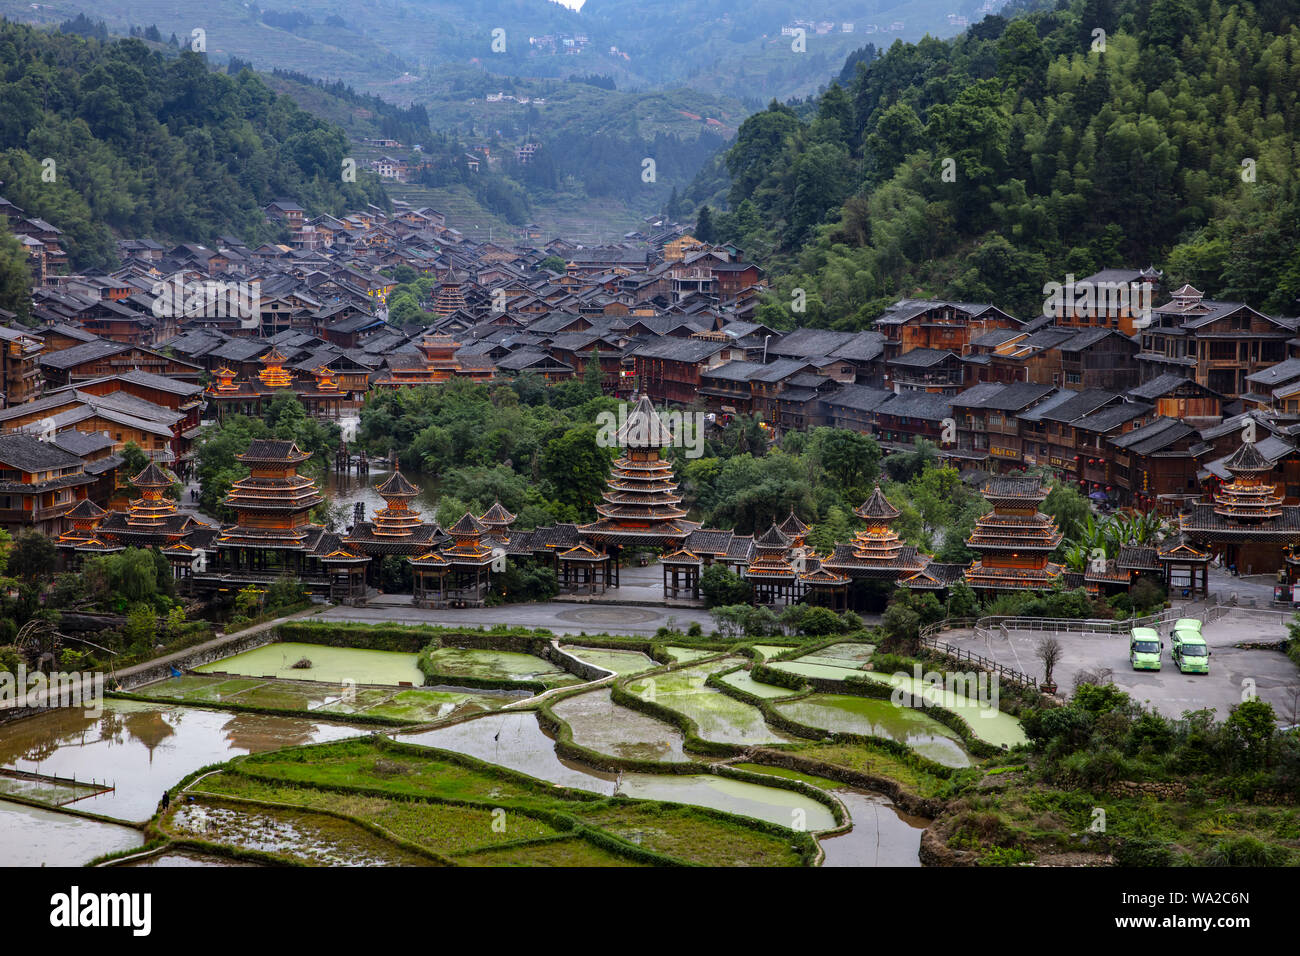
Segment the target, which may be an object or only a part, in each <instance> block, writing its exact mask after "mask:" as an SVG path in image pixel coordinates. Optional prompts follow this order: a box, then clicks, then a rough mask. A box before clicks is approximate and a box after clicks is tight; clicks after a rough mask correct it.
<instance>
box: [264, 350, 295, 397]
mask: <svg viewBox="0 0 1300 956" xmlns="http://www.w3.org/2000/svg"><path fill="white" fill-rule="evenodd" d="M287 361H289V358H288V356H286V355H285V354H284V353H283V352H281V351H280V349H279V347H278V346H274V345H273V346H271V351H269V352H267V353H266V354H265V355H263V356H262V365H264V366H265V368H263V369H262V371H260V372H258V373H257V377H258V379H259V380H260V381H261V383H262V384H263V385H265V386H266V387H267V388H270V389H276V390H280V389H286V388H292V387H293V372H290V371H289V370H288V369H286V368H285V367H284V363H285V362H287Z"/></svg>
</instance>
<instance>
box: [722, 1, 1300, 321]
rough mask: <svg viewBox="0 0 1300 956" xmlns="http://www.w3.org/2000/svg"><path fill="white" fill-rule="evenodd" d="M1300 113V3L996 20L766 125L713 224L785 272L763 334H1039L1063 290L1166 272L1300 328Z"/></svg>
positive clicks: (897, 57)
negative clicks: (980, 311)
mask: <svg viewBox="0 0 1300 956" xmlns="http://www.w3.org/2000/svg"><path fill="white" fill-rule="evenodd" d="M1097 31H1104V51H1103V50H1102V49H1099V48H1098V47H1099V46H1100V44H1099V40H1101V39H1102V37H1103V34H1102V33H1099V32H1097ZM1298 93H1300V28H1297V26H1296V14H1295V8H1294V6H1293V5H1292V4H1289V3H1286V2H1283V0H1266V2H1262V3H1255V4H1251V3H1219V2H1217V0H1154V2H1139V0H1073V2H1069V3H1063V4H1061V9H1057V10H1052V11H1044V12H1035V13H1030V14H1027V15H1024V16H1021V17H1016V18H1014V19H1011V20H1006V19H1003V18H1002V17H996V16H992V17H987V18H986V19H985V20H983V21H982V22H981V23H979V24H976V25H975V26H972V27H971V28H970V30H968V31H967V32H966V33H965V34H963V35H962V36H961V37H959V38H957V39H955V40H952V41H947V42H943V41H938V40H932V39H927V40H924V41H922V42H921V43H918V44H901V43H899V44H895V45H894V46H892V47H891V48H890V49H889V50H888V52H886V53H885V54H884V55H883V56H881V57H879V58H876V59H874V60H872V61H871V62H870V64H869V65H868V64H865V63H860V64H858V66H857V69H856V72H855V74H854V76H853V79H852V80H851V82H849V83H848V85H847V86H841V85H839V84H835V85H832V86H831V87H830V88H828V90H827V91H826V92H825V93H824V94H823V95H822V96H821V97H820V99H819V100H818V102H817V104H816V108H815V110H811V111H808V112H807V115H806V116H802V117H801V116H800V115H797V114H796V112H795V110H793V109H791V108H789V107H787V106H781V105H778V104H775V103H774V104H773V105H771V106H770V107H769V108H768V109H767V110H765V111H763V112H761V113H757V114H755V115H754V116H752V117H750V118H749V119H748V120H746V122H745V123H744V125H743V126H742V128H741V130H740V132H739V134H738V136H737V140H736V143H735V144H734V145H733V147H732V148H731V150H730V151H729V153H728V154H727V158H726V165H727V170H728V172H729V174H730V179H731V185H730V192H729V196H728V201H729V202H728V204H729V208H730V210H731V211H730V212H727V213H725V214H720V213H719V212H718V211H717V210H705V211H704V213H703V218H704V222H703V223H701V231H703V232H705V233H706V234H707V235H709V236H710V237H712V238H718V239H727V240H731V241H735V242H738V243H739V244H740V245H741V246H743V247H744V248H745V249H746V250H747V251H749V252H750V253H751V254H752V255H759V256H762V255H764V254H769V258H768V263H769V265H770V266H771V267H772V271H773V272H774V273H776V280H775V286H776V290H777V292H776V294H774V295H773V296H772V298H771V301H769V302H768V303H767V304H766V305H765V306H764V308H763V316H762V317H763V319H764V320H765V321H767V322H770V323H781V324H784V325H787V326H788V325H790V324H792V323H793V322H794V321H795V320H796V319H798V320H799V322H800V324H812V325H822V326H833V327H836V328H842V329H858V328H863V327H865V326H867V325H869V323H870V321H871V319H872V318H873V317H874V316H875V315H877V314H879V312H880V310H881V309H882V308H883V307H884V305H885V304H886V303H888V302H890V301H892V300H893V299H895V298H897V297H899V296H914V295H926V294H929V295H939V296H944V297H951V298H956V299H963V300H968V301H970V300H975V301H993V302H997V303H1000V304H1003V305H1004V306H1007V307H1010V308H1011V309H1013V310H1015V311H1016V312H1017V313H1018V314H1019V315H1021V316H1023V317H1029V316H1033V315H1037V314H1039V311H1040V309H1041V305H1042V286H1043V284H1044V283H1045V282H1047V281H1049V280H1051V279H1056V280H1058V281H1059V280H1060V279H1061V278H1062V277H1063V276H1064V274H1065V273H1067V272H1072V273H1074V274H1075V275H1079V276H1083V275H1087V274H1089V273H1091V272H1093V271H1095V270H1096V269H1099V268H1102V267H1107V266H1118V265H1121V264H1129V265H1134V266H1145V265H1147V264H1150V263H1154V264H1155V265H1157V266H1161V267H1163V268H1164V269H1165V272H1166V275H1165V282H1166V284H1167V285H1168V284H1169V283H1171V282H1172V283H1173V284H1174V285H1177V284H1178V283H1181V282H1183V281H1190V282H1192V283H1194V284H1196V285H1197V286H1198V287H1199V288H1202V289H1203V290H1205V291H1207V292H1210V293H1211V294H1213V295H1214V296H1215V297H1217V298H1221V299H1240V300H1245V301H1248V302H1250V303H1251V304H1253V305H1256V306H1257V307H1261V308H1264V309H1268V310H1272V311H1275V312H1278V313H1281V314H1294V311H1295V309H1296V304H1295V303H1296V297H1297V295H1298V294H1300V203H1298V201H1297V195H1296V184H1297V179H1296V176H1297V169H1300V147H1298V146H1297V143H1296V126H1297V119H1298V118H1300V104H1298V103H1297V95H1298ZM795 287H802V288H804V289H805V290H807V293H808V299H807V302H808V309H807V313H806V314H804V315H792V314H791V312H790V308H789V303H790V290H791V289H793V288H795Z"/></svg>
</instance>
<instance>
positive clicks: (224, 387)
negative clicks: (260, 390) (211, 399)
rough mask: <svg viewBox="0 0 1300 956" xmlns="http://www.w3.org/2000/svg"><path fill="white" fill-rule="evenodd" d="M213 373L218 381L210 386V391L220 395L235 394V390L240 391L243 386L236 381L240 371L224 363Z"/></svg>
mask: <svg viewBox="0 0 1300 956" xmlns="http://www.w3.org/2000/svg"><path fill="white" fill-rule="evenodd" d="M212 374H213V375H215V376H216V378H217V381H216V382H214V383H213V384H212V385H211V386H210V387H209V389H208V390H209V391H211V392H215V393H216V394H218V395H233V394H234V393H235V392H238V391H240V389H241V386H240V385H239V383H237V382H236V381H235V377H236V375H237V374H238V373H237V372H235V371H234V369H230V368H227V367H226V366H224V365H223V366H221V368H219V369H217V370H216V371H215V372H213V373H212Z"/></svg>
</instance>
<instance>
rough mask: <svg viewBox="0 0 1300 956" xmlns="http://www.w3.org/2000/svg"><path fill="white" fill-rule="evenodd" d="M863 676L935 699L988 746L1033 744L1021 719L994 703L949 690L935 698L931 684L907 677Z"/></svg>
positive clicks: (866, 674)
mask: <svg viewBox="0 0 1300 956" xmlns="http://www.w3.org/2000/svg"><path fill="white" fill-rule="evenodd" d="M862 676H863V677H866V678H867V679H868V680H873V681H877V682H878V683H882V684H889V685H890V686H892V687H896V688H899V689H901V690H903V691H906V692H907V693H908V694H911V695H913V697H914V698H915V699H918V700H920V699H924V700H926V701H931V700H933V702H934V703H937V704H939V705H940V706H942V707H946V708H948V709H949V710H951V711H954V712H956V713H957V714H960V715H961V717H962V718H963V719H964V720H965V721H966V723H968V724H969V725H970V729H971V733H973V734H974V735H975V736H976V737H978V738H979V739H980V740H983V741H985V742H986V743H990V744H993V745H994V746H997V747H1015V746H1016V745H1018V744H1023V743H1028V741H1029V738H1028V737H1026V736H1025V729H1024V727H1022V726H1021V725H1020V720H1019V718H1017V717H1013V716H1012V715H1011V714H1008V713H1005V712H1003V711H1001V710H998V708H997V707H995V706H993V705H992V704H991V703H983V702H981V701H979V700H974V699H972V698H969V697H966V696H963V695H962V694H957V693H952V692H948V691H945V692H943V693H942V694H938V695H935V696H933V698H932V697H931V695H930V693H929V690H930V685H928V684H926V683H925V682H924V681H918V680H916V679H915V678H914V677H911V676H909V675H907V674H898V675H892V674H879V673H875V672H873V671H863V672H862Z"/></svg>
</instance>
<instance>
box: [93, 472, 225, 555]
mask: <svg viewBox="0 0 1300 956" xmlns="http://www.w3.org/2000/svg"><path fill="white" fill-rule="evenodd" d="M175 481H176V479H175V478H173V477H172V476H171V475H169V474H168V473H167V472H166V471H164V470H163V469H162V468H160V467H159V466H158V465H157V464H155V463H153V462H150V463H149V465H147V466H146V467H145V469H144V470H143V471H141V472H140V473H139V474H138V475H136V476H135V477H134V478H132V479H131V484H132V485H134V486H135V487H136V488H138V489H140V497H139V498H135V499H133V500H132V501H131V503H130V510H129V511H113V512H109V513H107V514H104V515H102V516H100V517H99V519H98V524H97V525H96V526H95V534H94V537H95V539H97V540H98V542H100V543H101V545H102V546H96V545H95V544H94V542H86V543H85V544H83V545H81V546H79V547H78V548H77V550H78V551H96V552H99V553H105V552H106V551H107V552H111V551H120V550H122V549H123V548H126V547H137V548H151V547H154V546H158V547H165V546H167V545H170V544H174V543H176V542H177V541H179V540H181V538H183V537H184V536H185V535H187V534H188V533H190V532H191V531H193V530H194V529H195V528H199V527H202V525H201V524H200V523H199V522H198V521H196V520H195V519H194V518H193V517H191V516H190V515H187V514H184V513H182V512H180V511H178V510H177V509H176V502H175V501H173V500H172V499H171V498H169V497H168V496H167V492H168V490H170V489H171V487H172V485H173V484H174V483H175ZM87 520H89V518H88V519H87Z"/></svg>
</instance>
